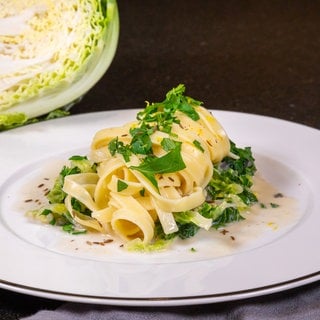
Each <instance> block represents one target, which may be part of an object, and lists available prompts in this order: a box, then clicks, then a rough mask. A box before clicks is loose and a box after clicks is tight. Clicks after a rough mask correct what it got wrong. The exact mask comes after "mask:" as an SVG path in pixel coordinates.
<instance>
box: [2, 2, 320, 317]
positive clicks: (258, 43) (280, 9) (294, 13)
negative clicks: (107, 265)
mask: <svg viewBox="0 0 320 320" xmlns="http://www.w3.org/2000/svg"><path fill="white" fill-rule="evenodd" d="M118 5H119V11H120V23H121V27H120V38H119V45H118V49H117V52H116V56H115V58H114V60H113V63H112V65H111V67H110V68H109V70H108V71H107V73H106V74H105V76H104V77H103V78H102V79H101V80H100V81H99V82H98V83H97V84H96V86H95V87H94V88H93V89H92V90H90V92H88V93H87V95H85V97H84V98H83V99H82V101H81V102H80V103H79V104H77V105H76V106H74V107H73V108H72V109H71V113H72V114H77V113H85V112H93V111H102V110H111V109H126V108H143V107H144V106H145V101H146V100H148V101H150V102H155V101H160V100H163V99H164V95H165V93H166V92H167V91H168V90H169V89H171V88H172V87H175V86H176V85H177V84H179V83H184V84H185V85H186V88H187V95H189V96H191V97H194V98H196V99H198V100H200V101H203V102H204V105H205V106H206V107H207V108H210V109H223V110H233V111H239V112H248V113H256V114H261V115H267V116H272V117H278V118H282V119H286V120H290V121H295V122H299V123H301V124H305V125H308V126H312V127H315V128H318V129H320V106H319V105H320V87H319V85H320V57H319V54H320V32H319V31H320V1H256V0H252V1H244V0H243V1H240V0H239V1H232V0H223V1H222V0H212V1H209V0H208V1H205V0H199V1H195V0H149V1H148V0H119V1H118ZM316 147H317V146H316ZM318 147H319V146H318ZM318 285H319V284H313V285H311V286H313V287H314V286H318ZM309 287H310V286H309ZM301 290H308V286H307V287H305V288H303V289H301ZM297 291H299V289H297V290H295V291H294V292H293V291H290V292H285V293H283V296H290V295H294V294H295V293H296V292H297ZM279 297H281V294H278V295H273V296H272V297H266V298H264V297H262V298H261V299H260V301H263V300H264V299H269V300H270V299H275V300H277V299H278V298H279ZM234 303H236V302H234ZM239 303H240V302H239ZM244 303H245V302H244ZM59 304H61V302H58V301H49V300H46V299H40V298H35V297H31V296H24V295H21V294H16V293H11V292H9V291H5V290H0V319H17V318H19V317H20V316H22V315H27V314H31V313H33V312H35V311H37V310H39V309H41V308H54V307H56V306H58V305H59ZM225 307H228V304H226V305H223V304H222V305H221V304H220V305H219V306H217V307H216V308H217V310H220V311H221V310H223V308H225Z"/></svg>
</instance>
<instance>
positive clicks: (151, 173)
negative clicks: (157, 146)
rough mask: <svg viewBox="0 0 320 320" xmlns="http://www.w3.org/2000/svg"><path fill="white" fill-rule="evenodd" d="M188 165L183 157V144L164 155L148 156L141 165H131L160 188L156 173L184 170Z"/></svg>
mask: <svg viewBox="0 0 320 320" xmlns="http://www.w3.org/2000/svg"><path fill="white" fill-rule="evenodd" d="M185 167H186V165H185V163H184V161H183V159H182V157H181V144H176V145H175V148H174V149H172V150H171V151H169V152H168V153H167V154H165V155H164V156H162V157H159V158H157V157H147V158H146V159H145V161H144V162H142V163H141V164H140V165H139V166H131V167H130V169H133V170H137V171H139V172H141V173H142V174H143V175H144V176H145V177H146V178H147V179H148V180H150V181H151V183H152V184H153V185H154V186H155V187H156V188H158V184H157V181H156V179H155V174H161V173H172V172H177V171H180V170H183V169H184V168H185Z"/></svg>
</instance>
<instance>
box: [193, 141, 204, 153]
mask: <svg viewBox="0 0 320 320" xmlns="http://www.w3.org/2000/svg"><path fill="white" fill-rule="evenodd" d="M193 144H194V146H195V147H196V148H197V149H199V150H200V151H201V152H204V149H203V147H202V145H201V143H200V142H199V141H198V140H194V141H193Z"/></svg>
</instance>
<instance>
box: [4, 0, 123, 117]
mask: <svg viewBox="0 0 320 320" xmlns="http://www.w3.org/2000/svg"><path fill="white" fill-rule="evenodd" d="M117 18H118V17H117V7H116V1H115V0H68V1H65V0H24V1H21V0H11V1H7V0H0V113H3V114H8V113H12V112H22V113H24V114H26V115H27V117H28V118H30V117H35V116H39V115H42V114H45V113H47V112H49V111H51V110H53V109H56V108H59V107H61V106H64V105H67V104H70V103H72V101H74V100H76V99H77V98H79V96H81V95H82V94H84V93H85V92H86V91H87V90H89V89H90V87H92V86H93V85H94V83H95V82H96V81H98V79H99V78H100V77H101V76H102V75H103V73H104V72H105V70H106V68H107V67H108V66H109V64H110V63H111V60H112V58H113V55H114V52H115V47H116V42H117V36H118V26H115V27H114V26H113V21H115V20H117ZM112 28H114V29H116V30H111V29H112ZM111 31H112V32H113V34H111ZM110 42H112V46H111V47H108V44H109V43H110ZM106 47H108V48H106ZM104 49H105V50H109V52H107V53H104ZM100 58H103V59H102V60H103V61H102V62H100V63H99V59H100ZM89 71H90V72H91V73H92V75H89V74H88V76H87V74H86V76H85V77H82V76H83V75H84V73H89ZM81 78H87V79H85V80H83V79H82V81H80V79H81ZM74 83H77V85H74V86H73V87H72V90H71V91H70V90H69V91H68V89H69V88H70V86H71V85H73V84H74ZM63 91H67V93H66V94H65V95H64V96H62V97H61V98H59V97H57V93H60V92H63ZM47 96H48V98H47V100H44V101H42V102H40V103H39V102H38V101H37V100H40V99H37V98H39V97H41V99H42V98H43V97H47ZM6 121H8V120H6Z"/></svg>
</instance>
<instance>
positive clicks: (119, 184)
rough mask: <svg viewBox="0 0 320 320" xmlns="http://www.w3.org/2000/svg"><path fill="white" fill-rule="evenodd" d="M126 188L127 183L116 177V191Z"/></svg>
mask: <svg viewBox="0 0 320 320" xmlns="http://www.w3.org/2000/svg"><path fill="white" fill-rule="evenodd" d="M127 188H128V184H127V183H125V182H124V181H122V180H120V179H118V182H117V191H118V192H121V191H123V190H125V189H127Z"/></svg>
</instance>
